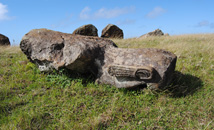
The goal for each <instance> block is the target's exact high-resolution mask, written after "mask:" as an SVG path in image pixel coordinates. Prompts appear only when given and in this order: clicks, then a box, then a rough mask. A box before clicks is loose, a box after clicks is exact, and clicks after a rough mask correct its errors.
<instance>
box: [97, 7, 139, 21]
mask: <svg viewBox="0 0 214 130" xmlns="http://www.w3.org/2000/svg"><path fill="white" fill-rule="evenodd" d="M134 10H135V7H125V8H114V9H106V8H101V9H99V10H98V11H96V12H95V13H94V16H95V18H106V19H109V18H115V17H118V16H120V15H123V14H128V13H130V12H133V11H134Z"/></svg>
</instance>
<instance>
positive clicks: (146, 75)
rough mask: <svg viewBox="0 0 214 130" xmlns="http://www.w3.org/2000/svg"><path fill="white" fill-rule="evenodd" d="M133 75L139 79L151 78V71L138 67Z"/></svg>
mask: <svg viewBox="0 0 214 130" xmlns="http://www.w3.org/2000/svg"><path fill="white" fill-rule="evenodd" d="M135 76H136V77H137V78H139V79H141V80H142V79H151V78H152V72H151V71H149V70H147V69H139V70H137V71H136V73H135Z"/></svg>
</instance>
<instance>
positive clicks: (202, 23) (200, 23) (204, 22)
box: [197, 21, 210, 27]
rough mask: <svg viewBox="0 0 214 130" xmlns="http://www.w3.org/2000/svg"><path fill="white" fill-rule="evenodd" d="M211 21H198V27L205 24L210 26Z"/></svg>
mask: <svg viewBox="0 0 214 130" xmlns="http://www.w3.org/2000/svg"><path fill="white" fill-rule="evenodd" d="M209 25H210V22H209V21H201V22H199V23H198V25H197V27H204V26H209Z"/></svg>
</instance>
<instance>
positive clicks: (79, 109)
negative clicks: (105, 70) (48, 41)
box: [0, 34, 214, 130]
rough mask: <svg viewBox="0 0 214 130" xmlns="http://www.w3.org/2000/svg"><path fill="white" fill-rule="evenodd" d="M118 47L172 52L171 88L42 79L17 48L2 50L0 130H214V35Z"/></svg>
mask: <svg viewBox="0 0 214 130" xmlns="http://www.w3.org/2000/svg"><path fill="white" fill-rule="evenodd" d="M114 41H115V43H116V44H117V45H118V46H119V47H122V48H151V47H153V48H161V49H166V50H168V51H171V52H174V53H175V54H176V55H177V56H178V61H177V66H176V73H175V78H174V80H173V83H172V84H171V85H170V86H169V87H168V89H166V90H164V91H163V92H160V93H155V92H152V91H150V90H149V89H140V88H139V89H135V90H127V89H116V88H114V87H111V86H108V85H98V84H95V83H94V82H93V81H92V80H91V78H84V77H81V76H79V75H70V74H68V72H66V71H64V70H61V71H60V72H59V73H56V72H53V73H52V74H43V73H40V72H39V71H38V69H37V68H36V67H35V66H34V65H33V64H32V63H29V62H28V60H27V59H26V57H25V55H24V54H23V53H22V52H21V51H20V49H19V48H18V47H0V128H1V129H2V130H7V129H35V130H37V129H75V130H76V129H109V130H110V129H111V130H112V129H204V130H209V129H214V100H213V99H214V34H206V35H202V34H200V35H182V36H170V37H150V38H144V39H126V40H117V39H115V40H114Z"/></svg>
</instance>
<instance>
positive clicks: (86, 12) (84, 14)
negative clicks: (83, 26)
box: [80, 7, 91, 19]
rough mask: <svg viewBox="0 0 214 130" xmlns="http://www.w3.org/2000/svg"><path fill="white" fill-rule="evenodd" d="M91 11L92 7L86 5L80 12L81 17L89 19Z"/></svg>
mask: <svg viewBox="0 0 214 130" xmlns="http://www.w3.org/2000/svg"><path fill="white" fill-rule="evenodd" d="M90 11H91V9H90V8H89V7H85V8H84V9H83V10H82V11H81V12H80V19H89V18H90V14H89V13H90Z"/></svg>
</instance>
